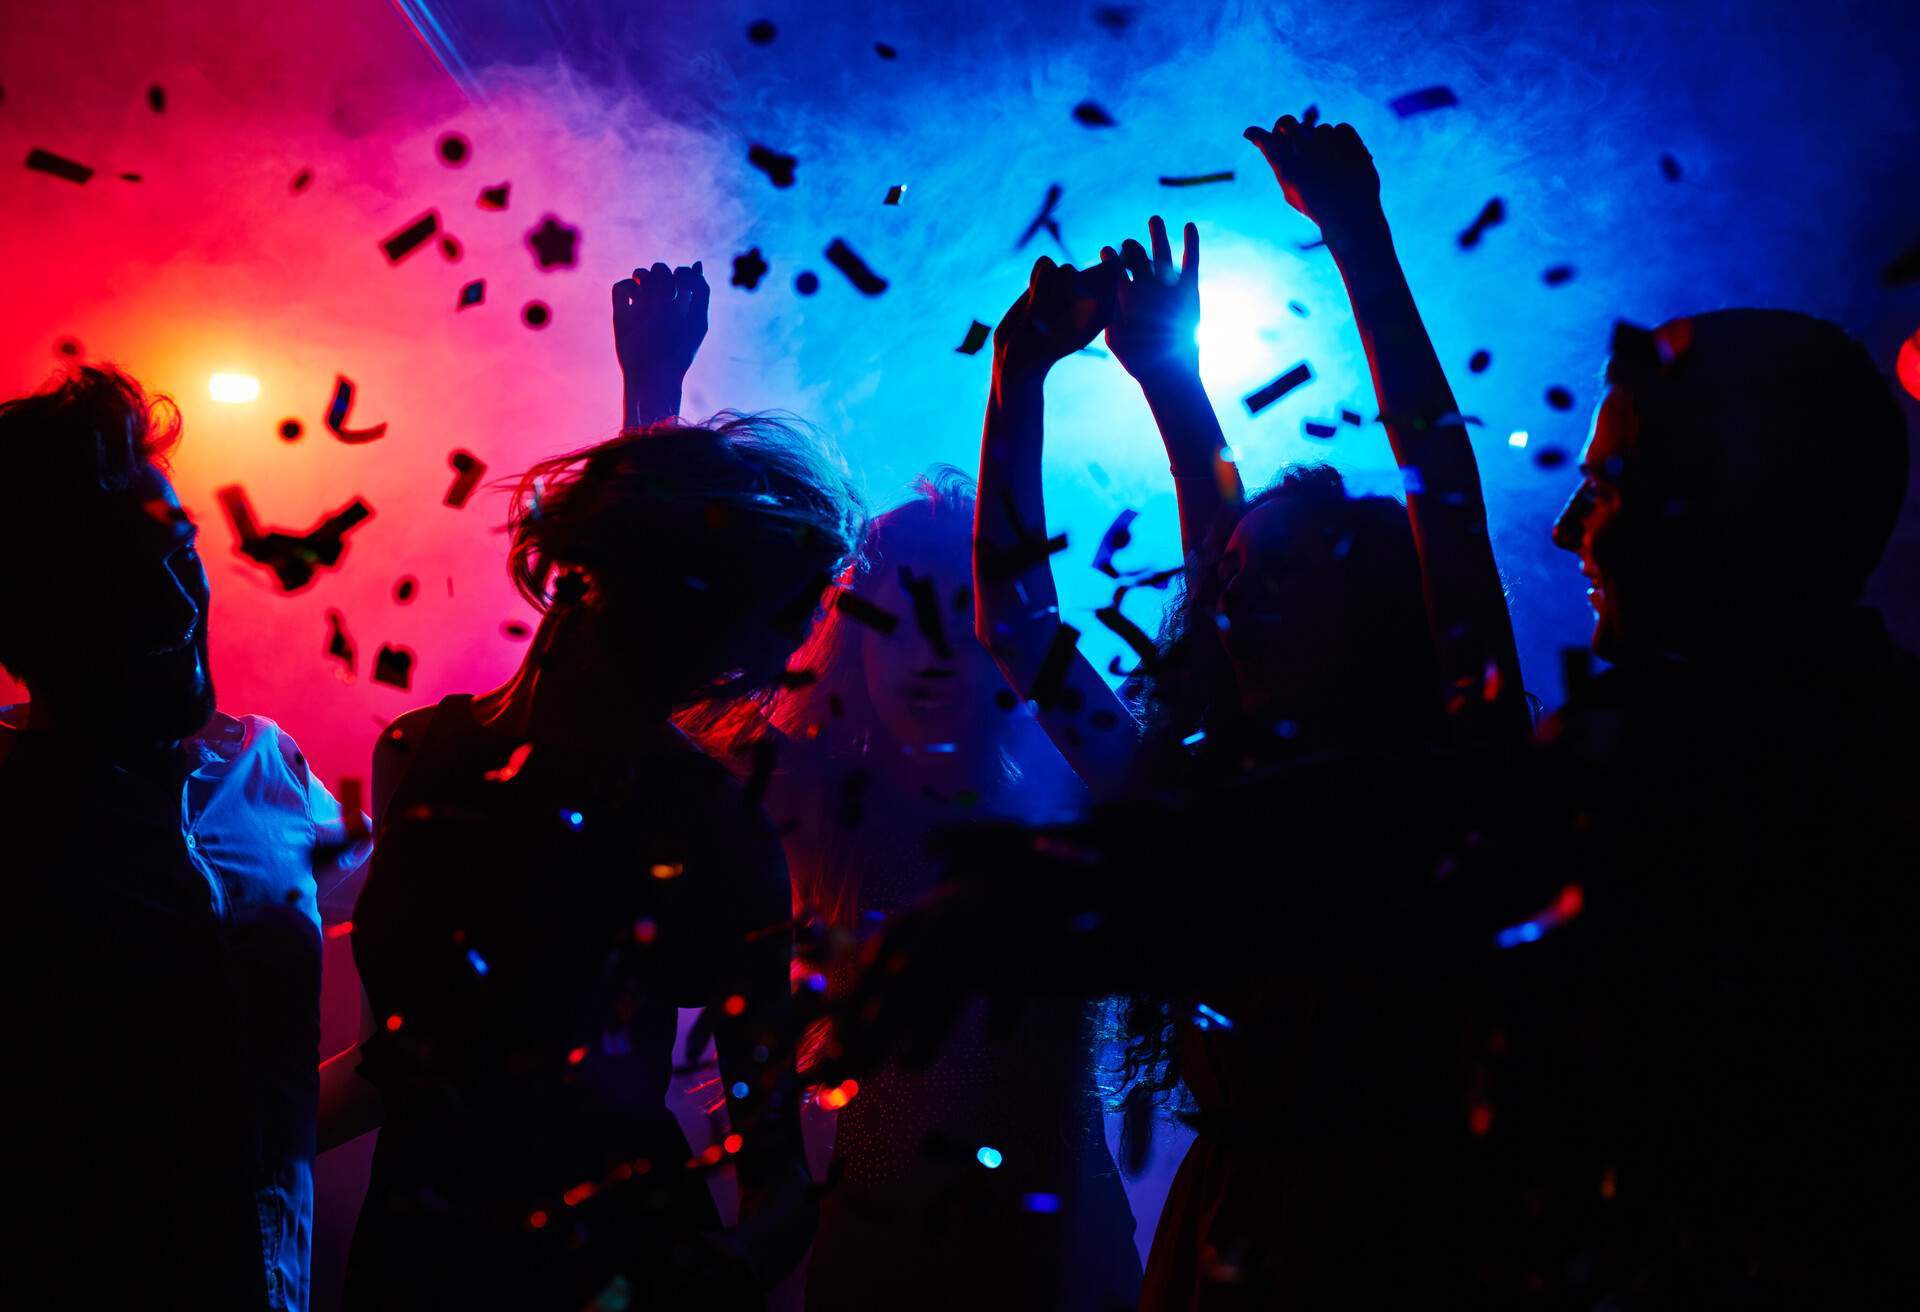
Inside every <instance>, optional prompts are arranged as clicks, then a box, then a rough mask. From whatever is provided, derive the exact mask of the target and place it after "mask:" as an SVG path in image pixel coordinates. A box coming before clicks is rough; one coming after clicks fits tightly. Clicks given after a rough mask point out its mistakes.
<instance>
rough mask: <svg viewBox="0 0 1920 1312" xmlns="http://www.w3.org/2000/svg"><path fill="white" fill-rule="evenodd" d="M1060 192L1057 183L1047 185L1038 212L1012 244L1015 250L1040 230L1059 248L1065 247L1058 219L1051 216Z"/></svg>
mask: <svg viewBox="0 0 1920 1312" xmlns="http://www.w3.org/2000/svg"><path fill="white" fill-rule="evenodd" d="M1062 194H1063V193H1062V191H1061V187H1060V184H1059V183H1057V182H1054V183H1049V184H1048V185H1047V195H1046V198H1045V199H1044V200H1042V201H1041V202H1040V212H1039V213H1038V214H1036V215H1035V216H1034V218H1033V222H1032V223H1029V224H1028V225H1027V230H1026V231H1025V232H1023V233H1021V234H1020V240H1019V241H1017V242H1015V243H1014V244H1013V248H1014V249H1015V250H1019V249H1020V248H1021V247H1023V246H1025V245H1026V244H1027V243H1028V242H1030V241H1032V240H1033V238H1034V234H1035V233H1038V232H1042V231H1044V232H1046V233H1047V234H1049V235H1050V236H1051V237H1052V238H1053V240H1054V241H1055V242H1056V243H1057V244H1058V245H1059V247H1060V249H1061V250H1063V251H1064V250H1065V249H1066V248H1067V244H1066V243H1065V242H1064V241H1061V239H1060V223H1059V220H1057V219H1055V218H1054V217H1053V207H1054V206H1056V205H1058V204H1059V203H1060V197H1061V195H1062Z"/></svg>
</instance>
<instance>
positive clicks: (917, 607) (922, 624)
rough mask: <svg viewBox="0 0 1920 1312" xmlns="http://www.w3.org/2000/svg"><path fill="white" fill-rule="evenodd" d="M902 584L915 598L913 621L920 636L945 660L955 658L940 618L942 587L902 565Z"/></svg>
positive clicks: (908, 594) (908, 593) (910, 595)
mask: <svg viewBox="0 0 1920 1312" xmlns="http://www.w3.org/2000/svg"><path fill="white" fill-rule="evenodd" d="M900 586H901V588H903V589H904V590H905V591H906V594H907V596H909V597H911V598H912V599H913V622H914V623H915V624H916V625H918V626H919V628H920V636H921V637H923V638H925V639H926V640H927V644H928V645H929V646H931V647H932V648H933V650H934V654H935V655H937V656H938V657H939V658H940V659H941V660H943V661H950V660H952V659H953V648H951V647H949V646H948V645H947V631H946V626H945V625H944V624H943V623H942V622H941V618H940V589H939V586H938V585H937V584H936V583H935V582H934V581H933V580H932V579H930V578H925V577H922V576H919V575H916V574H915V573H914V572H913V571H912V570H911V569H909V568H908V567H907V566H905V565H902V566H901V567H900Z"/></svg>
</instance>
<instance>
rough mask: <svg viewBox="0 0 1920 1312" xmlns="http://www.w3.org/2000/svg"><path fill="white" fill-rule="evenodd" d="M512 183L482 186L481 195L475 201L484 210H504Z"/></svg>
mask: <svg viewBox="0 0 1920 1312" xmlns="http://www.w3.org/2000/svg"><path fill="white" fill-rule="evenodd" d="M511 186H512V184H511V183H507V182H501V183H496V184H495V185H493V186H491V187H482V188H480V197H479V199H478V200H476V201H475V202H474V204H476V205H478V206H479V207H480V208H481V209H483V210H503V209H505V208H506V207H507V191H508V190H509V188H510V187H511Z"/></svg>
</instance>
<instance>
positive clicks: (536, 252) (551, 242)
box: [527, 214, 580, 271]
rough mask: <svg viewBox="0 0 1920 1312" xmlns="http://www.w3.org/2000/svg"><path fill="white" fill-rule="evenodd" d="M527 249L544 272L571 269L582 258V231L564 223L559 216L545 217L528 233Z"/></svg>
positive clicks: (549, 215) (550, 215)
mask: <svg viewBox="0 0 1920 1312" xmlns="http://www.w3.org/2000/svg"><path fill="white" fill-rule="evenodd" d="M527 249H528V250H530V251H532V252H533V258H534V260H535V261H536V262H537V263H538V264H539V265H540V268H541V270H542V271H551V270H554V269H571V268H572V267H573V266H574V265H575V264H576V263H577V262H578V261H579V258H580V229H578V228H574V227H570V226H568V225H567V224H565V223H562V222H561V221H560V219H559V217H558V216H557V215H553V214H548V215H546V216H544V217H543V218H542V219H541V220H540V223H539V226H537V227H535V228H531V229H529V230H528V232H527Z"/></svg>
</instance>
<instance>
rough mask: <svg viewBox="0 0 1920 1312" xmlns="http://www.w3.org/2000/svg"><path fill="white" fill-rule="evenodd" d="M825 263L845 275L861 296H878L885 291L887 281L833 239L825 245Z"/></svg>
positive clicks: (842, 242)
mask: <svg viewBox="0 0 1920 1312" xmlns="http://www.w3.org/2000/svg"><path fill="white" fill-rule="evenodd" d="M827 262H828V263H830V264H831V265H833V267H834V268H836V269H838V270H840V272H842V273H844V274H846V275H847V281H848V282H850V283H852V284H853V286H854V289H855V290H856V291H858V292H859V293H860V294H861V295H862V296H878V295H879V294H880V293H881V292H884V291H885V290H886V289H887V280H886V279H885V278H882V277H881V276H880V275H879V274H877V273H875V272H874V271H873V270H872V269H870V268H868V267H867V262H866V261H865V260H863V259H861V258H860V257H859V255H857V254H855V253H854V249H853V247H851V246H849V245H847V243H846V242H844V241H842V240H841V239H840V238H838V237H835V238H834V239H833V240H832V242H830V243H828V245H827Z"/></svg>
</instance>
